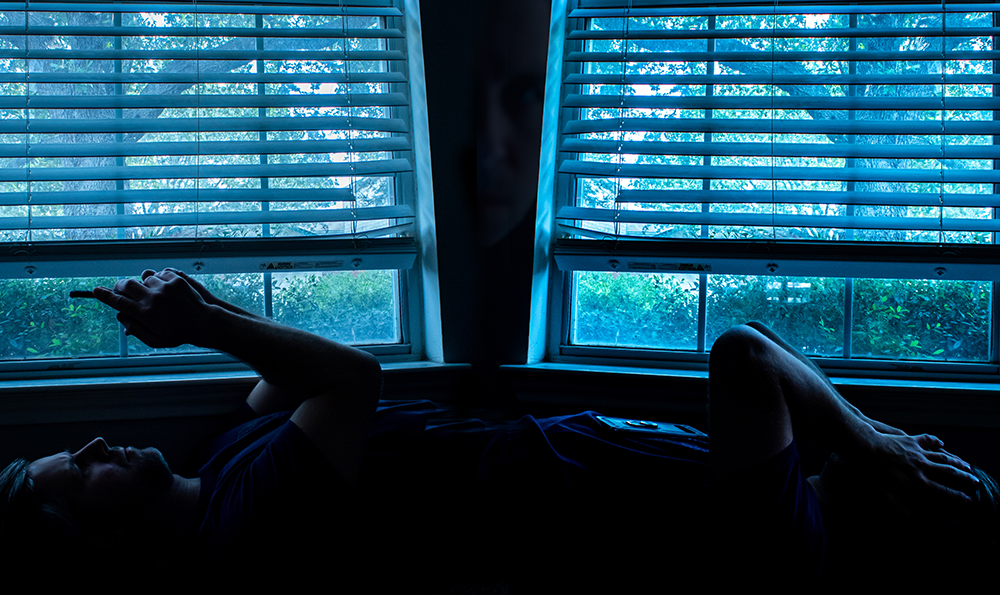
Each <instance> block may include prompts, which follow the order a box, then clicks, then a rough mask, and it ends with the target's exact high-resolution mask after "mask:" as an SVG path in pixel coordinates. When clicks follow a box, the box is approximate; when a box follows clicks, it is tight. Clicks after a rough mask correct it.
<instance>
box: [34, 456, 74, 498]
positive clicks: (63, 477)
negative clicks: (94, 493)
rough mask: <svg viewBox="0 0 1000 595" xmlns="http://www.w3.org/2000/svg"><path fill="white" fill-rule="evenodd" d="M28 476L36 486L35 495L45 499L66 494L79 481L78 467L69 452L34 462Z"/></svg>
mask: <svg viewBox="0 0 1000 595" xmlns="http://www.w3.org/2000/svg"><path fill="white" fill-rule="evenodd" d="M28 475H30V476H31V479H32V481H33V482H34V484H35V493H37V494H38V495H40V496H42V497H43V498H48V497H51V496H55V495H59V494H65V493H66V491H67V490H68V489H69V488H70V486H72V485H73V483H74V482H75V481H76V479H77V475H76V466H75V465H74V463H73V457H72V456H71V455H70V454H69V453H68V452H61V453H58V454H54V455H51V456H48V457H44V458H41V459H38V460H35V461H32V462H31V463H30V464H29V465H28Z"/></svg>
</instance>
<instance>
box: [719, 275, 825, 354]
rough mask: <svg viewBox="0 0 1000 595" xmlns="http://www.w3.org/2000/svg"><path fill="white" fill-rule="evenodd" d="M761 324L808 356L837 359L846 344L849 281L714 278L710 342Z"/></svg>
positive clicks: (789, 278) (741, 277) (747, 277)
mask: <svg viewBox="0 0 1000 595" xmlns="http://www.w3.org/2000/svg"><path fill="white" fill-rule="evenodd" d="M752 320H758V321H760V322H763V323H764V324H766V325H768V326H769V327H771V328H772V329H774V331H775V332H776V333H778V334H779V335H781V336H782V337H784V338H785V340H786V341H788V342H789V343H790V344H791V345H793V346H794V347H796V348H797V349H799V350H801V351H802V352H803V353H806V354H808V355H822V356H837V355H840V354H842V353H843V344H844V280H843V279H824V278H820V277H751V276H738V275H712V276H710V277H709V279H708V301H707V323H706V324H707V330H706V334H707V337H706V344H707V345H709V346H711V345H712V344H713V343H714V342H715V340H716V339H718V338H719V335H721V334H722V333H724V332H725V331H726V329H728V328H729V327H732V326H735V325H737V324H744V323H746V322H750V321H752Z"/></svg>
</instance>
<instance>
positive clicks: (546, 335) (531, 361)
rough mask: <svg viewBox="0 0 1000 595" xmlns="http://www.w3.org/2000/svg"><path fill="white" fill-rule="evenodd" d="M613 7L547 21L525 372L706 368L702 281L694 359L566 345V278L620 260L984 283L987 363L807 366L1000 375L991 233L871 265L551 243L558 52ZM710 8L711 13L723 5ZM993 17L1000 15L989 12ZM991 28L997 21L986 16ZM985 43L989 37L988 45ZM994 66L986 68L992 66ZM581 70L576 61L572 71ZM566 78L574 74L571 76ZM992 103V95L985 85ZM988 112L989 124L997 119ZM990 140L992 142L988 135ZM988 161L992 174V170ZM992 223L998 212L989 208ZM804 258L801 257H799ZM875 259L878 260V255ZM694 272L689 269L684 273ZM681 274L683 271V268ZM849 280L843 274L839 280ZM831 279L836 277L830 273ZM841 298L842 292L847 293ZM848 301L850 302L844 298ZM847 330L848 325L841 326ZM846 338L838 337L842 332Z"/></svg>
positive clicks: (782, 254)
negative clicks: (895, 269) (585, 18)
mask: <svg viewBox="0 0 1000 595" xmlns="http://www.w3.org/2000/svg"><path fill="white" fill-rule="evenodd" d="M622 4H623V2H622V1H621V0H555V1H554V2H553V8H552V23H551V35H550V46H549V56H548V76H547V81H546V96H545V101H546V105H545V110H544V116H543V131H542V138H543V151H542V163H541V173H540V179H539V194H538V200H539V202H538V213H537V218H536V236H535V243H536V260H535V271H536V273H535V276H534V278H533V283H532V320H531V329H530V330H529V357H528V362H527V363H528V365H529V366H531V365H537V364H542V363H544V362H549V363H551V364H556V365H560V364H564V365H569V366H576V365H579V366H595V365H596V366H615V367H636V368H653V369H660V370H694V371H700V372H704V371H706V370H707V365H708V357H709V349H710V346H706V345H705V341H706V337H705V290H704V286H705V280H706V279H707V274H705V273H698V274H700V275H701V277H700V278H701V283H700V284H699V285H700V286H701V287H702V290H701V296H700V303H699V328H698V348H697V349H696V350H694V351H681V350H666V349H664V350H659V349H638V348H627V347H598V346H585V345H572V344H571V343H570V341H569V337H570V332H571V315H572V310H573V307H574V304H573V302H572V288H573V274H574V272H576V271H603V272H624V271H626V270H628V269H629V268H630V267H628V266H627V264H625V263H626V262H627V260H628V259H632V260H634V261H640V262H641V264H642V265H644V266H640V267H636V270H633V271H632V272H642V271H643V270H646V271H651V270H652V269H654V268H655V269H659V270H658V271H657V272H680V271H684V272H697V271H698V270H699V269H697V268H696V267H698V266H704V267H706V268H704V269H701V270H711V271H712V273H713V274H743V275H757V276H767V275H770V276H775V277H778V276H780V277H796V276H810V277H833V278H853V279H863V278H866V275H864V274H858V271H859V270H860V271H870V272H872V273H873V274H870V275H868V276H869V277H881V278H911V279H917V278H922V279H935V278H943V279H961V280H984V281H988V282H990V283H991V288H992V290H991V298H990V315H991V319H990V321H989V325H988V326H989V334H990V336H989V350H990V353H989V360H988V361H986V362H981V363H966V362H946V361H925V360H887V359H862V358H850V359H848V358H831V357H817V358H814V359H815V361H817V363H818V364H819V365H820V366H821V367H822V368H824V369H825V370H827V371H828V372H829V373H831V374H835V375H837V376H840V377H854V378H862V379H863V378H871V379H904V378H906V379H913V378H918V379H923V380H928V381H958V382H990V381H996V380H997V378H998V377H1000V296H998V295H997V294H998V292H997V289H1000V288H998V285H997V281H995V280H996V279H1000V269H998V268H997V267H996V266H995V263H997V262H1000V245H998V244H997V243H996V242H997V237H996V235H997V234H993V238H992V239H993V241H994V243H993V244H989V245H958V250H955V251H950V249H952V248H954V247H955V246H952V245H937V244H929V245H928V246H927V247H926V250H918V251H916V254H915V255H914V253H913V251H910V252H908V253H907V255H906V256H905V257H901V258H900V259H899V260H892V259H891V257H890V258H878V259H877V260H876V261H872V260H871V257H870V256H866V255H865V254H863V251H864V248H863V247H860V248H859V246H858V245H856V244H851V243H848V242H838V243H833V242H829V243H826V245H823V244H813V245H808V246H804V245H798V246H796V245H793V244H792V243H774V242H770V241H767V240H747V241H743V240H740V241H736V240H733V241H731V242H730V243H729V245H728V246H725V245H724V242H718V243H716V244H711V245H710V244H706V243H702V242H698V241H697V240H692V241H687V242H685V241H682V240H670V241H668V242H667V243H663V242H662V241H660V242H657V241H649V242H644V241H642V240H628V241H624V240H623V241H622V242H620V243H616V242H614V240H609V241H608V242H606V243H605V245H604V246H600V245H599V242H595V241H592V240H573V239H557V237H556V236H557V233H556V211H557V210H558V209H559V207H560V206H564V205H573V204H574V201H575V193H576V188H575V178H576V177H577V176H576V174H571V173H560V172H559V169H558V168H559V164H560V163H561V162H562V160H563V156H562V155H561V154H560V146H561V144H562V140H561V139H562V126H563V123H564V121H566V120H570V119H572V118H573V115H572V114H573V111H574V110H580V109H582V108H570V107H563V100H564V99H565V98H566V97H567V96H568V95H569V94H571V91H572V90H573V88H575V87H577V86H578V85H572V84H568V83H564V81H565V80H566V78H567V75H568V74H569V73H570V72H571V71H570V70H569V67H568V62H567V61H564V60H563V56H564V53H565V54H568V53H569V52H571V51H579V50H582V48H583V44H584V43H586V42H585V41H584V40H575V41H569V40H567V32H568V31H572V30H575V29H578V28H579V24H578V23H577V22H575V21H574V20H573V19H571V17H570V14H571V12H572V11H573V10H574V9H577V8H616V9H622ZM656 4H667V3H665V2H662V1H661V2H655V0H650V1H643V0H638V1H636V2H634V3H632V2H630V3H629V6H638V5H642V6H646V5H656ZM725 4H727V2H724V1H722V2H717V3H714V4H713V5H715V6H718V5H725ZM993 12H994V14H995V15H1000V12H998V11H995V10H994V11H993ZM995 21H996V18H995ZM994 39H997V37H995V38H994ZM996 64H997V61H994V65H996ZM579 66H580V67H581V68H582V63H580V64H579ZM573 72H575V71H573ZM993 96H994V97H997V96H998V91H997V85H994V90H993ZM996 113H997V112H994V119H995V118H996ZM994 138H996V137H994ZM997 163H998V161H997V160H994V169H996V168H997ZM997 187H998V185H997V184H994V194H998V193H1000V192H998V188H997ZM993 213H994V218H997V213H998V209H997V208H995V207H994V209H993ZM803 251H804V253H805V255H806V256H805V257H803V256H802V253H803ZM879 256H882V255H881V254H880V255H879ZM887 263H890V264H895V265H899V266H902V267H903V268H904V269H906V270H911V271H923V272H920V273H917V275H919V276H917V275H909V276H907V277H902V276H899V275H887V274H886V272H885V270H880V267H885V266H886V265H887ZM691 265H694V266H691ZM685 266H689V267H690V268H688V269H686V270H685V269H684V267H685ZM848 272H849V273H850V274H847V273H848ZM838 273H839V274H838ZM848 293H849V292H848ZM845 301H848V302H849V298H845ZM852 316H853V313H852V312H851V311H850V310H848V309H846V308H845V322H846V323H847V324H848V325H849V324H850V320H851V317H852ZM847 328H848V329H849V328H850V326H847ZM845 334H846V333H845Z"/></svg>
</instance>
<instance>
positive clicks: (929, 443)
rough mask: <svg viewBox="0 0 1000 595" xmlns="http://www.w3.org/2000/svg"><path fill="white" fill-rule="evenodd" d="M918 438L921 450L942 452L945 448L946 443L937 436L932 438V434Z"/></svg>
mask: <svg viewBox="0 0 1000 595" xmlns="http://www.w3.org/2000/svg"><path fill="white" fill-rule="evenodd" d="M916 438H917V444H919V445H920V447H921V448H925V449H927V450H931V451H936V450H941V449H942V448H944V441H943V440H941V439H940V438H938V437H937V436H931V435H930V434H921V435H919V436H917V437H916Z"/></svg>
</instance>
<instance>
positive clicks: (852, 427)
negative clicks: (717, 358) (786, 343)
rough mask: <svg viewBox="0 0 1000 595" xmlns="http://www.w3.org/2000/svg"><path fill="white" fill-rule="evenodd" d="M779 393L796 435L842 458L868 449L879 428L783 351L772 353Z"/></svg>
mask: <svg viewBox="0 0 1000 595" xmlns="http://www.w3.org/2000/svg"><path fill="white" fill-rule="evenodd" d="M776 357H777V358H778V360H779V361H780V362H781V363H780V365H779V367H778V368H777V369H779V370H782V373H781V376H780V384H781V394H782V396H783V397H784V399H785V403H786V404H787V406H788V410H789V414H790V416H791V420H792V426H793V428H794V432H795V434H796V435H798V434H800V433H801V434H803V435H808V436H810V437H811V438H812V439H813V440H815V441H817V442H819V443H820V444H821V445H823V446H825V447H827V448H829V449H830V450H832V451H834V452H837V453H839V454H840V455H842V456H843V457H845V458H854V457H857V456H859V455H864V454H866V453H868V452H870V450H871V447H872V445H873V444H874V442H875V441H876V440H877V438H878V434H879V433H880V432H881V430H880V429H879V428H878V427H877V425H878V424H877V422H876V423H873V422H872V420H870V419H869V418H868V417H867V416H865V415H864V414H863V413H861V411H860V410H859V409H858V408H857V407H855V406H854V405H852V404H850V403H849V402H848V401H847V400H846V399H844V398H843V397H842V396H841V395H840V393H838V392H837V391H836V389H835V388H834V387H833V384H832V383H830V382H829V380H828V379H826V377H825V376H822V375H821V374H820V373H817V371H816V370H815V369H814V368H813V367H812V366H809V365H807V364H806V363H805V362H802V361H800V360H799V359H798V358H794V356H792V355H791V354H788V353H787V352H782V353H780V354H776Z"/></svg>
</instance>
